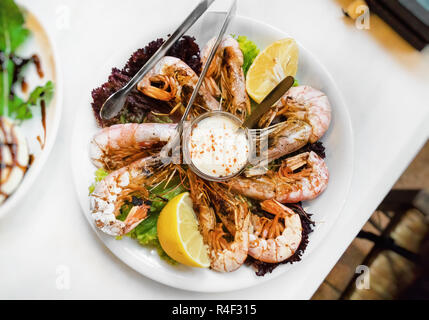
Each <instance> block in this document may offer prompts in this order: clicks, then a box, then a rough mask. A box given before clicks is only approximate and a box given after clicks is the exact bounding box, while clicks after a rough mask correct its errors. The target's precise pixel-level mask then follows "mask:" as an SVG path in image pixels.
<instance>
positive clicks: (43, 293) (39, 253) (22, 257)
mask: <svg viewBox="0 0 429 320" xmlns="http://www.w3.org/2000/svg"><path fill="white" fill-rule="evenodd" d="M196 2H197V1H196V0H189V1H180V2H179V1H174V0H166V1H137V0H121V1H114V0H108V1H107V0H103V1H101V0H85V1H84V0H79V1H77V0H37V1H34V0H20V1H19V3H21V4H24V5H25V6H27V7H28V8H30V9H31V10H32V11H33V12H35V13H36V15H37V16H38V17H39V18H41V20H42V21H43V23H44V24H45V26H46V27H47V29H48V30H49V32H50V34H51V35H52V37H53V39H54V41H55V43H56V46H57V48H58V53H59V57H60V60H61V63H62V64H61V66H62V71H63V76H64V113H63V116H62V120H61V125H60V131H59V134H58V138H57V141H56V145H55V147H54V149H53V151H52V153H51V155H50V157H49V160H48V162H47V164H46V166H45V167H44V169H43V170H42V174H41V175H40V176H39V179H38V182H37V187H36V185H35V186H34V187H33V189H32V190H31V192H29V194H28V196H27V198H26V199H25V203H22V204H20V205H19V206H18V207H17V208H15V210H14V212H13V213H10V214H9V215H7V216H6V217H5V218H4V219H2V220H1V221H0V298H13V299H20V298H24V299H31V298H38V299H44V298H49V299H79V298H82V299H85V298H100V299H104V298H106V299H107V298H111V299H308V298H310V297H311V296H312V294H313V293H314V291H315V290H316V289H317V288H318V286H319V285H320V284H321V282H322V281H323V279H324V278H325V276H326V275H327V274H328V273H329V271H330V270H331V269H332V267H333V266H334V265H335V263H336V262H337V261H338V259H339V258H340V256H341V255H342V253H343V252H344V250H345V249H346V248H347V247H348V245H349V244H350V242H351V241H352V240H353V238H354V237H355V236H356V234H357V232H358V231H359V230H360V229H361V227H362V226H363V224H364V223H365V221H366V220H367V219H368V218H369V217H370V215H371V213H372V211H373V210H374V209H375V208H376V206H377V205H378V203H379V202H380V201H381V200H382V198H383V197H384V195H385V194H386V193H387V192H388V191H389V189H390V188H391V186H392V185H393V183H394V182H395V181H396V179H397V178H398V177H399V176H400V174H401V172H402V171H403V170H404V169H405V168H406V167H407V165H408V163H409V162H410V161H411V160H412V158H413V157H414V156H415V154H416V153H417V151H418V150H419V148H420V147H421V146H422V144H423V143H424V142H425V141H426V139H427V137H428V133H429V131H428V128H429V125H428V120H429V52H428V51H426V52H424V53H423V54H422V53H419V52H417V51H415V50H413V49H412V48H411V47H410V46H409V45H407V44H406V43H405V42H404V41H403V40H402V39H400V38H399V37H398V36H397V35H396V34H395V33H394V32H393V31H391V30H390V29H389V28H388V27H387V26H386V25H384V24H383V23H382V22H381V21H380V20H379V19H378V18H376V17H371V29H370V30H359V29H357V28H356V27H355V25H354V24H353V23H352V22H350V21H349V20H347V19H345V18H344V17H343V14H342V12H341V7H340V3H342V2H344V1H333V0H332V1H331V0H324V1H320V0H307V1H294V0H287V1H286V0H271V1H257V0H245V1H244V0H242V1H241V3H240V6H239V10H238V13H239V14H240V15H243V16H248V17H252V18H255V19H258V20H262V21H264V22H267V23H269V24H272V25H274V26H276V27H278V28H281V29H283V30H285V31H286V32H288V33H290V34H291V35H292V36H293V37H295V38H296V39H297V40H298V41H300V42H301V43H302V44H303V45H304V46H305V47H307V48H308V49H309V50H310V51H312V52H313V53H315V55H316V56H317V57H318V58H319V59H320V61H321V62H322V63H323V64H325V66H326V67H327V68H328V70H329V71H330V72H331V73H332V75H333V76H334V78H335V79H336V81H337V84H338V86H339V88H340V90H341V91H342V93H343V95H344V97H345V100H346V103H347V105H348V108H349V110H350V114H351V118H352V122H353V128H354V138H355V171H354V177H353V182H352V187H351V191H350V195H349V198H348V200H347V203H346V205H345V208H344V210H343V212H342V215H341V217H340V218H339V219H338V221H337V224H336V226H335V227H334V229H333V232H332V233H331V234H330V235H329V236H328V237H327V238H326V239H325V243H324V245H323V246H320V247H319V248H320V249H319V250H318V251H316V252H313V253H312V254H311V255H310V256H307V257H306V259H305V260H304V261H302V262H301V263H300V271H299V272H300V274H299V276H296V277H294V279H292V280H289V279H288V281H287V282H286V281H285V276H280V277H279V278H276V280H275V281H268V282H266V283H264V284H261V285H260V286H257V287H253V288H250V289H245V290H241V291H235V292H228V293H217V294H202V293H194V292H187V291H182V290H178V289H173V288H170V287H167V286H164V285H161V284H159V283H156V282H154V281H152V280H150V279H147V278H145V277H143V276H141V275H140V274H138V273H136V272H135V271H133V270H132V269H130V268H129V267H127V266H126V265H125V264H123V263H122V262H121V261H119V260H118V259H117V258H116V257H115V256H113V255H112V254H111V253H110V252H109V251H108V250H107V249H106V248H105V247H104V246H103V244H102V243H101V242H100V241H99V239H98V238H97V237H96V236H95V234H94V233H93V232H92V230H91V229H90V227H89V225H88V223H87V221H86V219H85V218H84V216H83V215H82V212H81V210H80V207H79V204H78V201H77V198H76V196H75V193H74V189H73V183H72V181H71V179H72V178H71V169H70V168H71V163H70V161H69V152H70V151H69V150H70V140H71V132H72V128H73V122H74V118H75V117H74V114H75V112H74V110H75V109H76V108H77V107H80V106H78V105H77V103H78V102H79V101H81V100H82V99H81V97H82V95H87V94H89V92H84V91H83V89H82V88H83V87H85V84H88V82H87V81H91V74H88V73H87V70H88V69H90V70H91V68H90V66H93V65H96V64H100V61H108V58H109V55H110V54H111V53H112V51H113V50H121V45H124V46H127V44H126V43H125V42H124V41H125V37H121V35H122V34H123V33H125V32H130V30H131V32H133V33H134V34H135V36H136V37H138V36H139V34H141V33H142V34H143V37H148V34H150V33H148V32H146V31H147V30H146V31H145V30H144V29H147V28H150V29H153V37H155V36H156V35H157V30H158V31H159V30H165V24H166V21H167V23H169V24H171V26H174V25H177V24H178V23H179V22H180V21H181V19H183V17H184V16H185V15H186V14H187V12H189V10H190V9H191V8H192V7H193V6H194V5H195V3H196ZM267 3H269V5H268V4H267ZM139 30H142V32H140V31H139ZM143 31H145V32H143ZM113 39H116V40H115V42H113V41H112V40H113ZM147 40H150V39H149V38H143V39H142V43H145V42H146V41H147ZM110 67H111V66H107V65H106V66H100V70H103V72H105V73H106V74H107V70H108V69H109V68H110ZM103 68H104V69H103ZM92 81H93V80H92ZM96 85H97V83H94V87H95V86H96ZM64 268H65V269H64ZM64 270H68V271H67V273H68V274H69V278H70V282H69V286H68V288H64V286H61V279H62V278H61V277H62V276H63V275H65V273H64ZM282 280H283V281H282ZM59 282H60V285H59V286H58V283H59Z"/></svg>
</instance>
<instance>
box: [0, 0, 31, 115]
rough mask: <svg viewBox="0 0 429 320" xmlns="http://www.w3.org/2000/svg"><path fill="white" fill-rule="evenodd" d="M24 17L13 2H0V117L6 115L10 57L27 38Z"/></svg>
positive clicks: (10, 76) (7, 0)
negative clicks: (0, 56)
mask: <svg viewBox="0 0 429 320" xmlns="http://www.w3.org/2000/svg"><path fill="white" fill-rule="evenodd" d="M29 35H30V32H29V31H28V30H27V29H26V28H24V16H23V15H22V13H21V11H20V9H19V8H18V6H17V5H16V4H15V2H14V1H13V0H1V1H0V51H1V52H0V53H1V54H2V59H1V60H2V63H1V65H0V72H1V74H0V115H5V114H8V113H9V112H8V108H9V96H10V93H11V88H12V81H13V71H14V69H15V68H14V67H15V66H14V64H13V62H12V60H11V59H10V56H11V55H12V54H13V53H14V52H15V50H16V49H17V48H18V47H19V46H20V45H21V44H22V43H24V41H25V40H26V39H27V38H28V36H29Z"/></svg>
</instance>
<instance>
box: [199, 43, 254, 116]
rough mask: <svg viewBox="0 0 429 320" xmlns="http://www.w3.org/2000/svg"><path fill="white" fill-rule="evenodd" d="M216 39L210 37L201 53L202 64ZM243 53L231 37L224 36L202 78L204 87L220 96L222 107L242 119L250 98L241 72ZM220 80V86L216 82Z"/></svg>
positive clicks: (245, 113)
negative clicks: (222, 102)
mask: <svg viewBox="0 0 429 320" xmlns="http://www.w3.org/2000/svg"><path fill="white" fill-rule="evenodd" d="M215 41H216V39H214V38H213V39H211V40H210V41H209V42H208V43H207V45H206V46H205V48H204V49H203V51H202V54H201V56H202V57H201V60H202V61H203V65H204V64H205V63H206V61H207V59H208V56H209V53H210V50H211V48H213V46H214V44H215ZM243 61H244V60H243V53H242V51H241V49H240V46H239V44H238V42H237V40H235V39H234V38H233V37H231V36H225V37H224V39H223V40H222V42H221V44H220V45H219V48H218V50H217V52H216V55H215V57H214V58H213V60H212V63H211V64H210V67H209V70H208V72H207V74H206V78H205V80H204V85H205V87H206V88H207V89H208V90H209V91H210V92H211V94H212V95H214V96H222V98H223V101H224V102H225V105H224V108H225V110H226V111H228V112H231V113H232V114H234V115H236V116H237V117H239V118H240V119H242V120H244V119H245V118H246V116H247V115H249V114H250V99H249V96H248V95H247V92H246V81H245V78H244V72H243ZM219 82H220V88H221V89H219V86H218V83H219Z"/></svg>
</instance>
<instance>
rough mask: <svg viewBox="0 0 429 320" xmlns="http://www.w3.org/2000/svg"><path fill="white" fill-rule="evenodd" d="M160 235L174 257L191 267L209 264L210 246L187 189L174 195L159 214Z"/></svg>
mask: <svg viewBox="0 0 429 320" xmlns="http://www.w3.org/2000/svg"><path fill="white" fill-rule="evenodd" d="M157 228H158V238H159V242H160V243H161V246H162V248H163V249H164V251H165V252H166V253H167V254H168V255H169V256H170V257H171V258H173V259H174V260H176V261H178V262H180V263H183V264H185V265H187V266H191V267H199V268H207V267H209V266H210V259H209V256H208V254H207V246H206V245H205V244H204V242H203V237H202V236H201V234H200V231H199V230H198V220H197V217H196V216H195V212H194V210H193V209H192V200H191V198H190V196H189V193H188V192H185V193H182V194H179V195H178V196H176V197H174V198H173V199H171V200H170V201H169V202H168V203H167V205H166V206H165V207H164V208H163V209H162V211H161V213H160V215H159V218H158V226H157Z"/></svg>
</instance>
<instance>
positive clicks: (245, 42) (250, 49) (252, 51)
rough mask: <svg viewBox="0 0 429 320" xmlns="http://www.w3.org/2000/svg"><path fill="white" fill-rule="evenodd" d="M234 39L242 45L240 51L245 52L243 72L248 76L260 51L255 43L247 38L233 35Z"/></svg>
mask: <svg viewBox="0 0 429 320" xmlns="http://www.w3.org/2000/svg"><path fill="white" fill-rule="evenodd" d="M233 37H234V38H235V39H236V40H237V42H238V44H239V45H240V49H241V51H242V52H243V58H244V63H243V71H244V75H246V74H247V71H248V70H249V68H250V66H251V65H252V63H253V60H255V58H256V56H257V55H258V54H259V51H260V50H259V48H258V46H257V45H256V44H255V43H254V42H253V41H251V40H249V39H248V38H247V37H246V36H234V35H233Z"/></svg>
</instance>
